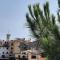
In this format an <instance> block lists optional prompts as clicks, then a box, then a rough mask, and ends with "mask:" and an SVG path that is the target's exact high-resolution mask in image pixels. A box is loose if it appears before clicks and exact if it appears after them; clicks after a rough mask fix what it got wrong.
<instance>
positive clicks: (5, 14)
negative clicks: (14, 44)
mask: <svg viewBox="0 0 60 60" xmlns="http://www.w3.org/2000/svg"><path fill="white" fill-rule="evenodd" d="M45 2H46V1H45V0H0V39H5V37H6V34H7V33H8V32H9V33H10V34H11V38H16V37H19V38H31V36H30V33H29V30H28V29H27V28H26V17H25V15H26V13H27V12H28V5H30V4H31V5H33V4H35V3H40V6H41V7H42V5H43V4H44V3H45ZM49 3H50V10H51V12H52V13H54V14H55V15H56V11H57V8H58V7H57V0H49Z"/></svg>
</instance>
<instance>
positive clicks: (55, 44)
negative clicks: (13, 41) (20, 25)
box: [26, 0, 60, 60]
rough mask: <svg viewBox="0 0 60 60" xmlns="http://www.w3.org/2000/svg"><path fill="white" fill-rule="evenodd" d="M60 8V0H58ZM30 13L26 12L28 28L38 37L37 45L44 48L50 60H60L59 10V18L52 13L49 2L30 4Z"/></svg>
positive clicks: (59, 16)
mask: <svg viewBox="0 0 60 60" xmlns="http://www.w3.org/2000/svg"><path fill="white" fill-rule="evenodd" d="M58 7H59V9H60V0H58ZM28 9H29V13H27V14H26V19H27V24H28V28H29V29H30V31H31V34H32V35H33V36H34V37H35V38H36V41H37V42H38V43H37V47H38V48H42V49H43V50H44V53H45V54H46V57H47V58H48V60H57V59H58V60H60V31H59V29H60V28H59V27H58V25H57V24H56V21H58V22H59V23H60V15H59V12H60V10H58V12H57V20H56V17H55V16H54V14H51V13H50V9H49V2H46V3H45V4H44V6H43V10H42V9H41V7H40V6H39V4H35V5H33V6H31V5H29V6H28Z"/></svg>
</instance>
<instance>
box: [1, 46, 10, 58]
mask: <svg viewBox="0 0 60 60" xmlns="http://www.w3.org/2000/svg"><path fill="white" fill-rule="evenodd" d="M3 52H4V55H5V56H6V57H8V54H7V52H8V53H9V51H8V50H7V49H6V47H0V57H1V56H2V55H3Z"/></svg>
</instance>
